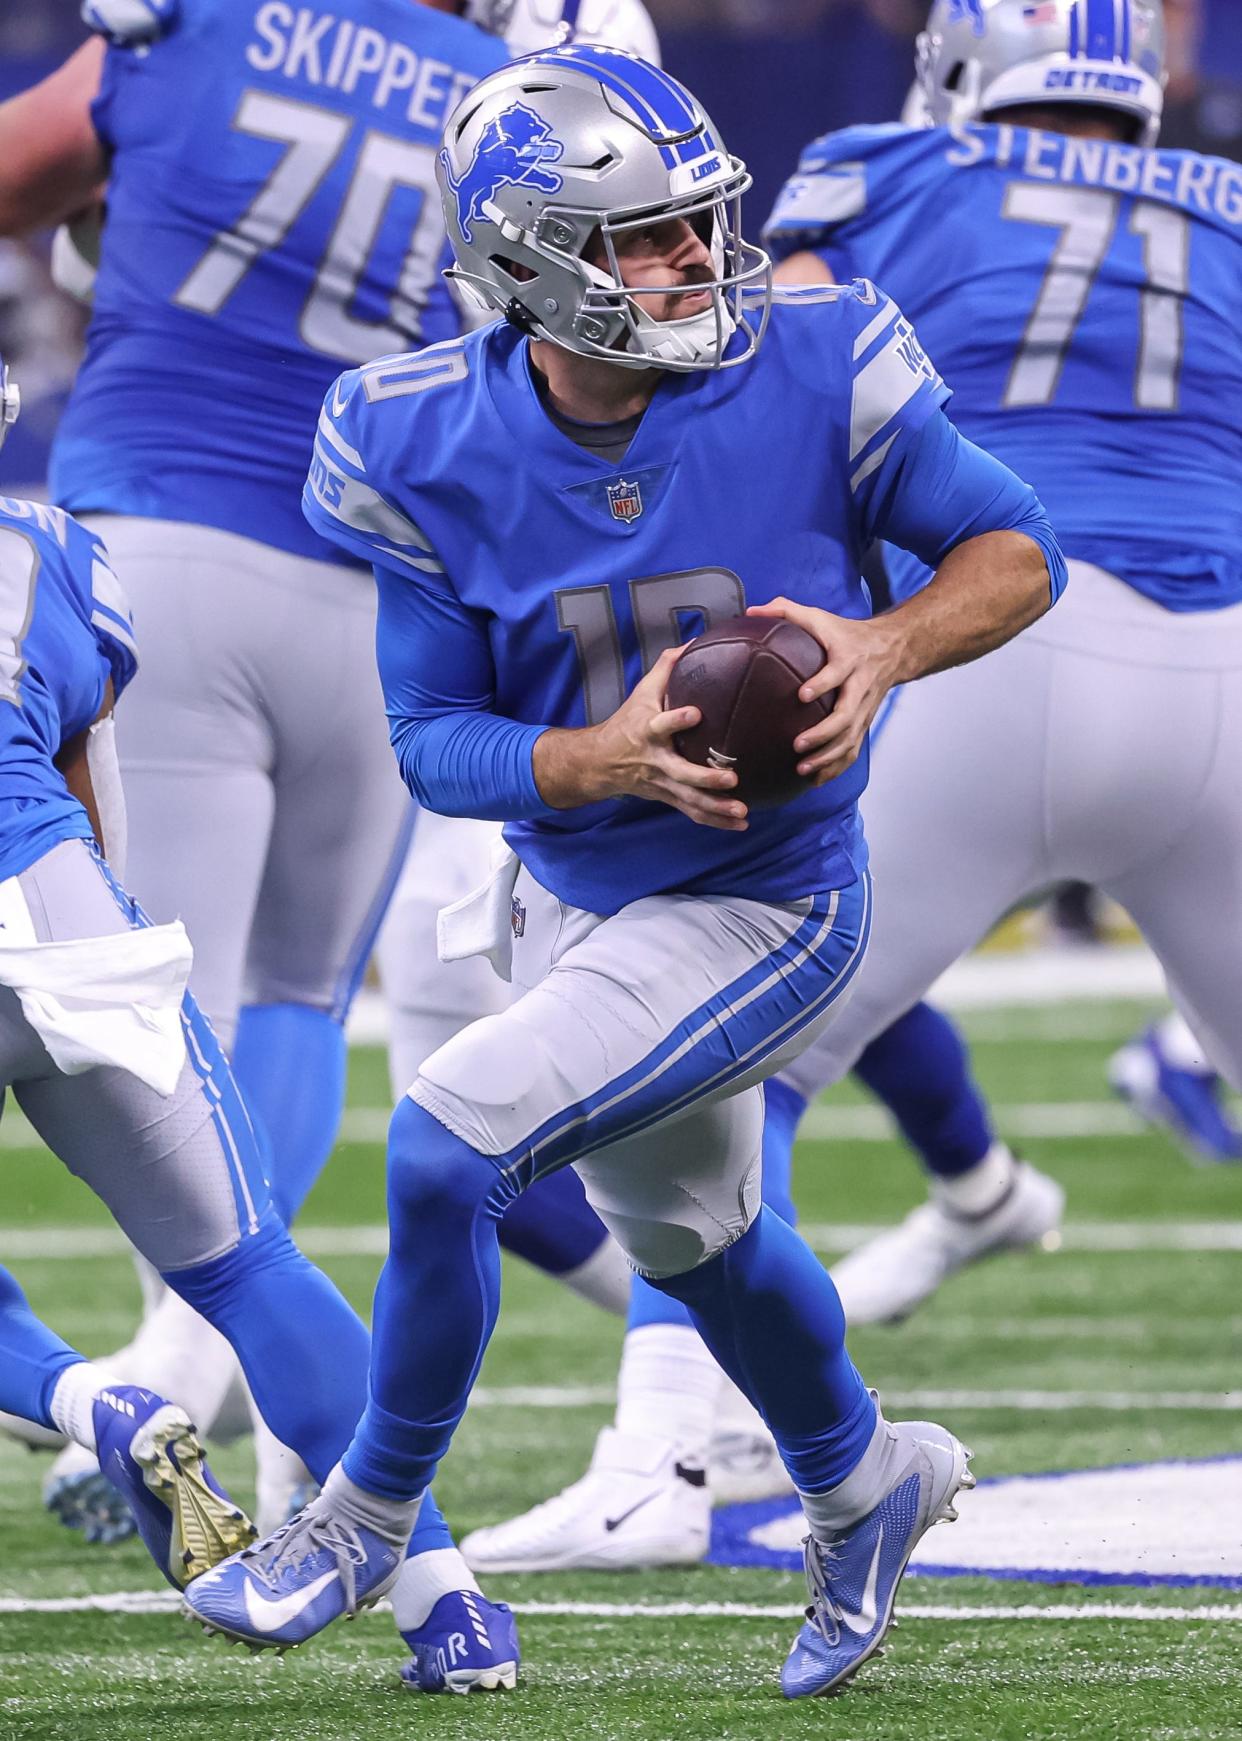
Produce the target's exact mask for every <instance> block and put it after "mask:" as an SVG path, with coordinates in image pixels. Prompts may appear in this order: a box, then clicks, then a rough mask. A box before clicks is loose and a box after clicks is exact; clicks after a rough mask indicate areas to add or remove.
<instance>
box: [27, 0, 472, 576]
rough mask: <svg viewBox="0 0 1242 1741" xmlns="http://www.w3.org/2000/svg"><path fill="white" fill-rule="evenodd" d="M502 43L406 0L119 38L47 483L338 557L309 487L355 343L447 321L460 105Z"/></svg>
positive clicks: (98, 121)
mask: <svg viewBox="0 0 1242 1741" xmlns="http://www.w3.org/2000/svg"><path fill="white" fill-rule="evenodd" d="M505 58H506V55H505V50H504V47H503V45H502V44H501V43H500V42H499V41H498V40H497V39H496V38H495V37H491V36H487V35H485V34H484V33H483V32H482V31H480V30H479V29H477V28H476V27H475V26H474V25H472V24H467V23H466V22H465V21H464V20H463V19H460V18H456V17H449V16H448V15H447V14H444V13H440V12H434V11H432V10H430V9H429V8H427V7H425V6H420V5H413V4H411V3H410V0H338V3H334V4H333V5H332V7H331V8H328V7H327V6H324V7H322V8H319V7H316V6H313V5H311V6H295V5H293V4H291V3H287V0H263V3H261V4H258V5H257V6H256V5H254V4H246V3H245V0H241V3H240V4H238V3H237V0H194V4H193V5H187V6H186V7H184V9H183V15H182V18H181V19H180V20H179V21H178V22H177V23H176V24H175V25H174V26H173V27H172V28H171V29H170V32H169V34H168V35H167V36H166V37H165V38H163V39H162V40H160V41H158V42H156V43H154V44H153V45H152V46H151V47H150V49H149V50H148V49H143V50H134V49H125V48H110V49H109V50H108V51H107V55H106V58H105V62H104V71H103V78H102V83H101V88H100V92H99V96H98V98H97V100H96V102H95V105H94V109H93V115H94V122H95V127H96V130H97V132H98V134H99V136H100V138H101V140H102V141H103V143H104V145H105V146H106V147H107V149H108V151H109V153H110V157H111V170H110V178H109V185H108V217H107V223H106V226H105V232H104V243H103V257H102V261H101V265H100V271H99V277H98V281H97V284H96V289H95V308H94V317H93V319H92V322H91V327H90V332H89V335H88V338H87V350H86V358H85V361H84V362H83V365H82V368H81V371H80V373H79V376H78V380H77V383H76V385H75V388H74V391H73V395H72V397H71V400H70V403H69V406H68V409H67V411H66V413H65V416H64V419H63V421H62V425H61V428H60V431H59V434H58V438H57V442H56V447H55V451H54V455H53V472H52V487H53V491H54V494H55V497H56V499H57V500H58V501H59V502H61V503H62V504H64V505H65V506H66V507H68V508H71V509H73V510H74V511H75V512H86V511H92V510H93V511H100V512H107V513H118V514H136V515H143V516H149V517H154V518H159V519H174V520H183V521H185V520H188V521H192V522H194V523H197V524H202V525H209V526H217V527H221V528H223V529H224V530H226V531H232V532H238V533H241V534H242V535H244V536H248V537H254V538H258V539H261V540H263V541H264V542H266V543H269V544H274V545H277V546H278V547H280V548H282V549H286V550H291V551H294V552H297V553H299V554H302V555H308V556H314V557H320V558H323V559H325V560H334V561H340V560H341V556H340V552H339V551H336V552H334V551H333V550H332V549H331V548H330V547H329V546H328V545H327V544H325V543H324V542H323V541H322V540H321V539H320V538H318V537H317V536H316V535H315V534H314V533H312V531H311V530H310V528H309V527H308V526H307V524H306V522H305V520H304V519H303V517H302V513H301V509H300V506H299V503H300V498H301V493H302V483H303V480H304V478H305V476H306V465H307V457H308V455H309V452H310V447H311V443H312V440H313V438H314V430H315V422H316V419H317V417H318V415H319V407H320V405H321V403H322V401H323V396H324V393H325V391H326V390H327V388H328V386H329V384H330V383H331V382H332V380H333V379H334V378H335V377H336V376H337V375H338V374H339V373H340V371H341V368H342V366H343V365H347V364H351V363H357V362H362V361H365V360H366V359H367V358H369V357H373V356H377V355H380V354H382V353H385V352H390V351H394V350H405V349H407V348H410V347H413V346H417V345H420V344H423V343H430V342H434V341H437V340H441V339H444V338H447V337H451V336H452V335H453V334H455V333H456V332H457V331H458V327H459V322H458V318H457V314H456V311H455V308H454V305H453V304H452V302H451V300H450V298H449V295H448V291H447V287H446V286H445V284H444V282H443V280H442V278H441V276H440V269H441V266H442V264H443V263H444V253H445V234H444V226H443V219H442V216H441V211H440V202H439V198H438V196H437V194H436V188H435V174H434V168H435V156H436V150H437V147H438V144H439V139H440V134H441V131H442V129H443V126H444V122H445V120H446V118H447V117H448V115H449V114H451V112H452V110H453V109H454V107H455V106H456V104H457V103H458V101H459V100H460V98H461V97H462V96H463V95H464V94H465V92H466V91H467V90H468V89H469V88H470V86H471V85H473V84H474V83H475V82H477V80H479V79H480V78H482V77H484V76H485V75H486V74H488V73H490V72H492V71H494V69H495V68H496V67H497V66H499V65H502V64H503V62H504V60H505Z"/></svg>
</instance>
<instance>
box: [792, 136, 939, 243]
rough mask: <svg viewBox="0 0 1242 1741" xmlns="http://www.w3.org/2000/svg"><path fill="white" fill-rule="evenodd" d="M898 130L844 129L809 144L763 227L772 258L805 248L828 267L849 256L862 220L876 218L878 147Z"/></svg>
mask: <svg viewBox="0 0 1242 1741" xmlns="http://www.w3.org/2000/svg"><path fill="white" fill-rule="evenodd" d="M906 131H907V129H905V128H900V127H848V128H846V129H845V130H844V131H842V132H840V133H828V134H826V135H825V136H824V137H823V138H822V139H816V140H814V141H813V142H812V144H810V145H808V146H807V148H806V150H805V151H804V152H803V153H802V156H801V157H800V158H799V160H798V167H797V169H796V170H795V171H794V173H793V174H792V175H791V176H790V177H789V180H788V181H787V182H786V183H785V185H784V186H783V187H782V188H781V191H780V192H779V193H778V194H777V196H776V203H775V205H774V206H773V207H772V212H771V215H770V216H769V218H768V221H767V223H766V224H765V225H764V227H763V240H764V244H765V246H766V247H767V248H768V250H769V252H770V253H771V255H772V258H773V259H774V260H777V261H780V260H785V259H787V258H788V257H789V255H790V254H797V253H800V252H802V251H803V250H807V249H810V250H813V251H814V252H816V253H822V254H823V255H824V256H825V258H826V259H827V261H828V263H829V265H830V266H834V267H835V266H836V265H838V264H839V263H840V261H841V259H842V258H844V256H845V254H846V253H847V247H846V243H847V241H848V236H849V233H850V231H851V229H853V228H854V227H855V226H856V225H857V224H858V223H859V222H860V221H865V220H867V219H869V218H871V217H872V216H874V213H875V208H876V204H877V199H878V197H879V196H878V192H877V181H876V176H875V173H874V163H873V159H874V156H875V153H876V149H877V146H881V145H883V144H884V143H886V142H887V141H888V140H889V139H891V138H900V137H901V136H902V135H904V134H905V133H906Z"/></svg>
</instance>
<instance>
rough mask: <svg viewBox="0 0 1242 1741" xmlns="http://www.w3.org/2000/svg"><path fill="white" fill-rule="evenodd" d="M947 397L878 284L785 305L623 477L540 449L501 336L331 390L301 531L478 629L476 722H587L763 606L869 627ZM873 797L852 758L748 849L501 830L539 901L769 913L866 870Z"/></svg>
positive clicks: (683, 387)
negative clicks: (697, 637) (650, 901)
mask: <svg viewBox="0 0 1242 1741" xmlns="http://www.w3.org/2000/svg"><path fill="white" fill-rule="evenodd" d="M946 397H947V390H946V388H945V387H944V384H943V382H942V381H941V379H940V377H939V375H938V374H937V373H936V370H935V368H934V366H933V365H932V364H931V363H930V362H929V361H928V359H927V357H926V356H925V354H924V353H923V351H922V349H921V347H920V346H919V343H918V340H917V338H916V337H915V335H914V333H913V331H912V329H911V327H910V325H909V323H908V322H907V321H906V320H905V319H904V317H903V316H902V314H901V312H900V310H899V309H898V308H897V307H896V306H895V304H893V303H892V302H890V301H889V299H888V298H887V297H885V296H884V295H882V294H881V293H879V292H878V291H876V290H875V289H874V287H873V286H871V285H869V284H858V285H854V286H850V287H843V288H841V289H835V290H834V289H813V290H809V291H801V292H793V291H790V292H778V293H777V295H776V298H775V306H774V308H773V311H772V319H771V322H770V326H769V330H768V335H767V338H766V340H765V342H764V345H763V347H762V349H761V350H760V352H759V354H758V356H757V357H756V358H754V359H753V360H752V361H750V362H748V363H747V364H746V365H745V366H744V367H740V368H737V369H727V370H722V371H718V372H705V373H696V374H670V375H667V376H665V377H664V379H663V380H662V382H661V384H660V386H659V387H658V389H657V391H656V393H655V396H654V398H653V399H652V402H651V404H650V406H649V408H648V410H647V411H646V413H645V415H644V417H643V419H642V422H641V424H640V425H639V428H638V431H637V434H636V435H635V437H634V439H633V442H632V443H631V445H630V448H629V450H628V452H627V454H626V456H625V459H624V462H623V464H622V465H621V466H620V467H619V468H618V467H614V466H612V465H611V464H610V463H609V462H608V461H607V460H606V459H604V458H602V457H601V456H600V455H599V454H597V453H594V454H593V453H591V452H589V451H587V450H585V449H583V448H581V447H579V446H578V445H577V444H576V443H575V442H574V441H572V440H571V439H570V438H569V437H568V436H567V435H566V434H564V433H563V432H562V431H561V430H560V429H558V428H557V427H556V425H555V424H554V423H553V422H552V420H551V419H550V418H549V417H548V415H547V413H546V411H545V410H544V408H543V405H542V403H541V401H540V398H539V395H538V392H537V389H536V386H535V383H534V380H533V378H532V369H531V364H530V360H529V351H528V346H527V342H526V341H525V340H524V339H523V338H522V337H520V335H518V334H517V333H516V332H515V331H514V330H513V328H512V327H509V326H506V325H503V324H500V325H496V326H494V327H491V328H489V329H486V330H484V331H482V332H479V333H476V334H473V335H472V336H471V337H470V338H468V339H465V340H458V341H456V342H452V343H448V344H445V345H441V346H439V347H435V348H433V349H430V350H427V351H424V352H423V353H421V354H420V355H416V356H395V357H390V358H386V359H381V360H380V361H378V362H375V363H373V364H371V365H369V366H368V367H366V368H363V369H361V370H358V371H355V372H353V373H350V374H347V375H345V376H344V377H343V378H342V380H341V381H340V382H339V383H338V384H337V386H336V387H335V388H334V390H333V392H332V393H331V394H330V395H329V398H328V401H327V403H326V404H325V407H324V415H323V418H322V419H321V421H320V425H319V439H318V441H317V443H316V447H315V457H314V462H313V465H312V469H311V473H310V478H309V480H308V484H307V491H306V512H307V516H308V518H309V519H310V521H311V523H312V525H314V526H316V527H317V528H318V529H319V530H320V531H322V532H323V534H324V535H325V536H326V537H329V538H332V539H335V540H336V541H337V542H338V543H340V544H341V545H342V546H343V547H344V548H345V549H346V550H348V551H351V552H353V553H354V554H355V555H358V556H361V557H365V558H367V559H369V560H370V561H372V562H373V563H375V564H376V565H378V566H379V567H381V568H383V569H387V570H396V571H399V572H400V573H401V574H403V575H404V576H406V577H407V578H408V583H409V585H410V586H412V587H419V588H424V589H428V590H429V591H430V592H432V593H434V594H435V595H436V596H437V597H440V598H442V599H443V600H444V601H445V603H446V608H452V609H453V610H456V611H459V612H463V613H466V614H467V615H468V616H469V618H470V619H471V620H472V622H473V623H475V624H477V627H478V633H479V636H480V637H483V636H486V640H487V644H488V645H489V646H490V670H489V672H488V675H487V678H486V682H485V683H484V685H483V688H484V690H485V692H484V693H477V691H476V694H475V696H474V706H475V707H476V708H479V709H485V710H488V711H490V712H493V713H495V714H499V715H502V716H504V717H505V718H507V719H509V720H515V721H519V722H522V723H524V724H528V725H552V726H565V727H575V726H584V725H589V724H594V723H597V722H598V721H600V720H603V719H605V718H606V717H607V716H608V715H609V714H611V713H612V712H613V711H614V710H615V709H616V708H617V707H618V706H620V704H621V702H622V700H623V699H624V697H625V696H626V695H627V694H628V693H629V691H630V690H631V689H632V688H633V687H634V685H635V683H636V682H637V681H638V679H639V678H640V676H641V675H642V673H643V671H644V670H646V669H649V668H650V667H651V665H652V664H653V663H654V662H655V660H656V659H657V658H658V656H659V654H660V653H661V652H662V651H663V650H664V649H665V648H667V647H669V646H673V645H676V644H678V643H679V642H681V641H683V640H685V639H688V638H689V637H690V636H691V635H692V634H694V633H696V632H697V631H698V630H699V629H701V627H702V625H703V623H704V621H705V620H706V621H711V620H716V621H718V620H721V619H723V618H727V617H731V616H735V615H737V614H739V613H740V612H742V611H744V610H745V609H746V607H747V605H748V604H752V603H754V604H757V603H762V602H763V601H765V600H767V599H769V598H771V597H772V596H773V595H774V594H776V593H781V592H784V593H788V594H789V595H791V596H793V597H796V598H798V599H800V600H802V601H804V602H806V603H808V604H813V605H820V606H823V607H824V608H825V609H827V610H830V611H834V612H837V613H839V614H841V615H844V616H865V615H869V614H870V601H869V598H868V595H867V592H866V588H865V586H864V584H863V582H862V580H861V578H860V557H861V553H862V551H863V550H864V548H865V547H866V546H867V545H868V544H869V543H870V542H871V540H872V539H873V538H874V537H876V536H877V535H879V534H880V533H881V532H882V531H883V530H884V528H885V527H886V526H887V525H888V524H889V515H890V514H891V513H892V512H894V511H895V510H894V508H893V498H894V496H895V495H900V489H899V487H898V486H897V484H896V483H895V480H896V479H897V478H898V476H899V474H900V468H901V465H902V462H903V456H904V455H905V453H906V452H907V450H908V448H909V446H910V444H911V443H913V442H914V441H915V440H916V438H917V437H918V435H919V433H920V432H921V431H922V430H923V428H924V426H925V425H926V424H927V423H928V421H929V420H930V419H931V418H933V417H938V415H939V408H940V406H941V405H942V404H943V403H944V400H945V399H946ZM927 542H928V544H929V545H930V543H931V542H932V539H931V538H930V537H929V539H928V541H927ZM921 553H922V554H923V555H924V556H925V557H926V558H927V559H928V560H935V559H936V558H935V555H934V553H933V552H932V551H931V550H930V549H929V548H924V550H923V551H922V552H921ZM866 777H867V764H866V759H865V756H864V758H863V760H861V761H860V762H859V763H857V764H856V765H855V766H854V767H853V768H851V769H850V770H849V771H848V772H847V773H845V774H844V775H842V776H841V777H840V778H839V779H837V780H835V781H833V782H831V783H829V784H828V785H826V786H824V787H821V788H820V789H819V790H817V791H808V793H807V794H806V795H804V796H803V797H800V798H798V799H797V800H795V801H794V802H793V803H792V804H790V805H788V806H786V807H785V808H783V809H778V810H766V811H753V812H752V814H751V820H750V827H749V830H748V832H746V833H744V834H729V833H725V832H722V831H719V830H715V829H710V828H701V827H696V826H695V825H694V824H693V823H691V822H690V821H689V820H687V819H686V818H685V817H683V816H681V815H680V814H678V813H677V812H676V811H674V810H672V809H670V808H669V807H667V806H665V805H662V804H653V803H647V802H643V801H640V800H636V799H625V800H621V801H614V802H607V803H599V804H593V805H587V806H583V807H581V808H578V809H573V810H565V811H545V813H544V814H543V815H542V816H541V817H539V818H538V819H534V820H520V821H516V822H510V823H509V824H508V826H507V828H506V834H507V837H508V839H509V840H510V842H511V843H512V845H513V846H514V847H515V849H516V850H517V851H518V853H519V854H520V856H521V858H522V860H523V862H524V863H525V864H527V865H528V866H529V868H530V869H531V871H532V872H533V874H534V875H535V876H536V877H537V878H538V880H539V881H540V882H541V883H543V884H544V885H545V886H546V887H547V888H549V889H551V890H553V891H554V892H555V893H556V894H557V895H558V896H560V897H561V898H562V899H564V900H566V901H569V902H571V903H572V904H574V905H576V906H579V907H584V908H587V909H588V910H591V911H594V912H602V913H608V912H613V911H615V910H616V909H617V908H618V907H620V906H622V905H624V904H625V903H626V902H628V901H632V900H635V899H638V898H639V897H640V896H643V895H647V894H653V893H658V892H664V891H669V890H680V891H685V892H689V893H730V894H742V895H752V896H754V897H755V898H757V899H772V900H786V899H792V898H795V897H799V896H802V895H805V894H807V893H808V892H811V891H814V890H820V889H826V888H831V887H834V886H843V885H845V884H847V883H849V882H851V881H852V880H853V879H854V878H855V877H856V876H857V875H858V874H859V872H860V871H861V869H862V866H863V864H864V863H865V856H864V851H865V849H864V848H863V845H862V840H861V835H860V832H859V827H858V821H857V813H856V800H857V798H858V795H859V793H860V792H861V790H862V788H863V786H864V785H865V783H866Z"/></svg>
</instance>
